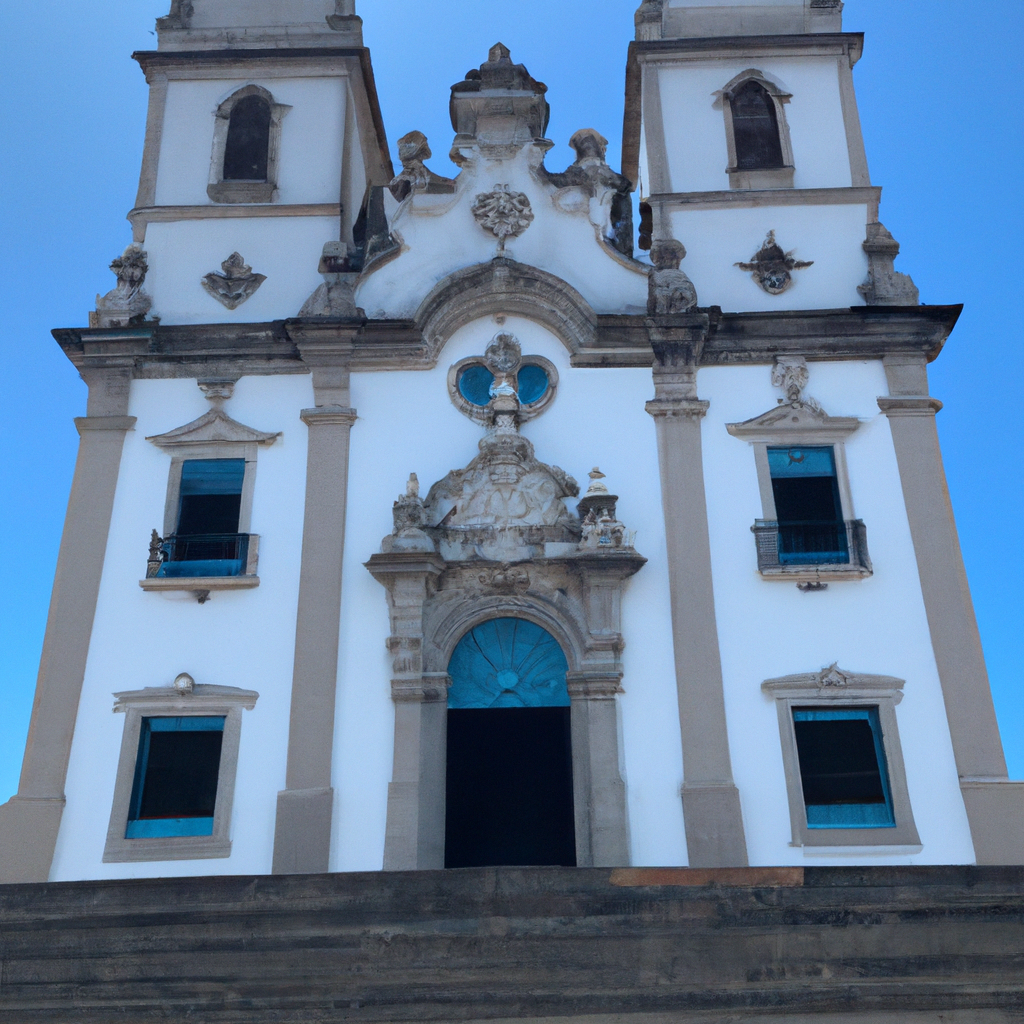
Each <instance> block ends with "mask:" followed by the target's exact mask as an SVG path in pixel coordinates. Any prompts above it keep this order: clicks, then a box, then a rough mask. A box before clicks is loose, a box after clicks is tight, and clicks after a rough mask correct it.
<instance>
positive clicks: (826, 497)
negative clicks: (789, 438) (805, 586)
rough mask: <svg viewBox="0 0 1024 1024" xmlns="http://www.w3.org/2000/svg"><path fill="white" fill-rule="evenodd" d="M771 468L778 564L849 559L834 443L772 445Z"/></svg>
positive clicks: (769, 464)
mask: <svg viewBox="0 0 1024 1024" xmlns="http://www.w3.org/2000/svg"><path fill="white" fill-rule="evenodd" d="M768 468H769V471H770V473H771V479H772V495H773V497H774V499H775V518H776V519H777V520H778V524H779V526H778V529H779V564H781V565H824V564H833V563H840V564H842V563H846V562H849V561H850V548H849V543H848V540H847V530H846V524H845V523H844V521H843V507H842V502H841V500H840V497H839V479H838V476H837V474H836V458H835V451H834V449H833V448H832V446H831V445H829V446H812V447H807V448H795V447H794V448H769V449H768Z"/></svg>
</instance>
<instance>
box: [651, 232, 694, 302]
mask: <svg viewBox="0 0 1024 1024" xmlns="http://www.w3.org/2000/svg"><path fill="white" fill-rule="evenodd" d="M685 257H686V247H685V246H684V245H683V243H682V242H679V241H677V240H676V239H674V238H665V239H659V240H658V241H656V242H655V243H654V244H653V245H652V246H651V262H652V263H653V264H654V269H653V270H652V271H651V272H650V276H649V277H648V292H647V311H648V313H649V314H650V315H651V316H672V315H674V314H678V313H688V312H690V310H692V309H694V308H695V307H696V305H697V289H696V288H694V287H693V282H692V281H691V280H690V279H689V277H687V276H686V274H685V273H683V271H682V270H680V269H679V264H680V263H681V262H682V261H683V259H684V258H685Z"/></svg>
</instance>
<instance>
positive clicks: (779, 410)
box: [726, 402, 860, 442]
mask: <svg viewBox="0 0 1024 1024" xmlns="http://www.w3.org/2000/svg"><path fill="white" fill-rule="evenodd" d="M859 426H860V420H859V419H857V418H856V417H855V416H829V414H828V413H827V412H825V410H824V409H822V408H821V406H820V405H818V404H817V403H813V404H812V403H810V402H783V403H781V404H780V405H777V406H776V407H775V408H774V409H769V410H768V411H767V412H764V413H762V414H761V415H760V416H755V417H754V418H753V419H750V420H745V421H744V422H742V423H729V424H726V430H728V431H729V433H730V434H732V436H733V437H741V438H743V439H744V440H746V441H767V442H771V441H780V440H783V441H784V440H786V439H789V440H792V441H807V440H826V439H830V440H842V439H843V438H846V437H849V436H850V434H852V433H853V432H854V431H855V430H856V429H857V428H858V427H859Z"/></svg>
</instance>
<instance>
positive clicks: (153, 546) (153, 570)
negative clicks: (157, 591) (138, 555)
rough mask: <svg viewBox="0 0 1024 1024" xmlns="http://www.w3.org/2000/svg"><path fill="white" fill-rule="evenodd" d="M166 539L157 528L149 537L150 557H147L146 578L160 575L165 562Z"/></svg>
mask: <svg viewBox="0 0 1024 1024" xmlns="http://www.w3.org/2000/svg"><path fill="white" fill-rule="evenodd" d="M163 545H164V539H163V537H161V536H160V534H159V533H157V532H156V530H154V531H153V533H152V535H151V536H150V538H149V558H147V559H146V579H147V580H151V579H155V578H156V577H157V576H159V575H160V567H161V566H162V565H163V564H164V551H163Z"/></svg>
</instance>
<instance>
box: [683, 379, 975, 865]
mask: <svg viewBox="0 0 1024 1024" xmlns="http://www.w3.org/2000/svg"><path fill="white" fill-rule="evenodd" d="M810 370H811V374H810V383H809V385H808V387H807V389H806V394H809V395H811V396H813V397H814V398H816V399H817V400H818V401H819V402H821V403H822V405H823V407H824V408H825V410H826V412H828V413H829V414H831V415H835V416H856V417H859V418H860V419H861V421H862V426H861V427H860V428H859V429H858V430H857V432H856V433H854V434H853V435H852V437H851V438H850V439H849V440H848V441H847V442H846V458H847V465H848V469H849V477H850V489H851V493H852V500H853V506H854V507H853V510H852V514H853V517H854V518H859V519H863V520H864V523H865V525H866V527H867V542H868V551H869V553H870V556H871V560H872V563H873V566H874V575H873V576H872V577H870V578H868V579H866V580H860V581H855V582H845V583H834V582H833V583H830V584H829V589H828V590H827V591H824V592H821V593H809V594H804V593H801V592H800V591H799V590H797V588H796V586H795V585H794V584H793V583H784V582H775V581H772V582H769V581H766V580H763V579H761V578H760V576H759V575H758V572H757V557H756V553H755V547H754V539H753V536H752V534H751V533H750V527H751V525H752V524H753V522H754V520H755V519H758V518H762V510H761V499H760V494H759V491H758V484H757V474H756V470H755V466H754V454H753V449H752V446H751V445H750V444H749V443H748V442H746V441H744V440H742V439H739V438H734V437H732V436H731V435H730V434H729V433H728V432H727V431H726V429H725V426H726V424H727V423H733V422H741V421H743V420H747V419H751V418H752V417H754V416H758V415H760V414H761V413H763V412H765V411H766V410H768V409H770V408H772V407H774V406H775V405H776V402H777V400H778V398H779V392H778V391H777V390H776V389H774V388H772V387H771V384H770V369H769V367H767V366H752V367H740V366H736V367H718V368H709V369H705V370H702V371H701V372H700V374H699V379H698V389H699V392H700V394H701V396H702V397H703V398H705V399H707V400H709V401H710V403H711V406H710V410H709V412H708V415H707V418H706V419H705V421H704V427H703V439H704V477H705V487H706V488H707V496H708V512H709V520H710V524H711V558H712V566H713V571H714V577H715V610H716V614H717V617H718V630H719V639H720V642H721V649H722V664H723V672H724V679H725V700H726V714H727V717H728V725H729V746H730V750H731V753H732V760H733V772H734V776H735V779H736V784H737V786H738V787H739V791H740V800H741V803H742V807H743V815H744V823H745V826H746V830H747V847H748V851H749V855H750V862H751V864H755V865H756V864H763V865H768V864H815V863H827V864H835V863H850V864H854V863H894V864H906V863H915V864H956V863H973V861H974V852H973V846H972V844H971V839H970V831H969V827H968V824H967V816H966V812H965V811H964V807H963V802H962V799H961V797H960V790H959V784H958V780H957V771H956V764H955V762H954V758H953V749H952V743H951V741H950V737H949V729H948V727H947V723H946V718H945V710H944V705H943V700H942V691H941V687H940V683H939V678H938V672H937V669H936V666H935V660H934V656H933V654H932V648H931V639H930V635H929V632H928V623H927V619H926V617H925V609H924V602H923V598H922V595H921V588H920V582H919V578H918V573H917V563H916V560H915V556H914V549H913V544H912V541H911V537H910V527H909V525H908V522H907V516H906V512H905V510H904V507H903V496H902V489H901V485H900V478H899V471H898V468H897V465H896V457H895V453H894V451H893V445H892V436H891V434H890V432H889V425H888V421H887V420H886V418H885V417H884V416H883V415H882V414H881V413H880V412H879V410H878V405H877V402H876V398H877V396H879V395H885V394H887V393H888V391H887V386H886V381H885V375H884V372H883V370H882V367H881V364H880V363H878V362H867V363H831V364H826V363H811V364H810ZM836 661H838V663H839V666H840V667H841V668H844V669H847V670H850V671H854V672H867V673H873V674H877V675H891V676H896V677H898V678H901V679H904V680H906V686H905V688H904V694H905V696H904V699H903V702H902V703H901V704H900V705H899V707H898V708H897V709H896V715H897V718H898V721H899V727H900V742H901V744H902V748H903V756H904V761H905V764H906V770H907V782H908V786H909V790H910V801H911V806H912V807H913V812H914V818H915V822H916V824H917V828H918V831H919V833H920V836H921V843H922V846H923V849H922V851H921V852H920V853H906V852H905V853H902V854H891V853H883V852H881V851H877V850H876V851H873V852H868V853H862V852H859V851H857V852H855V851H853V850H847V852H846V853H845V855H843V854H835V855H824V854H821V853H813V852H808V853H805V852H804V851H803V850H802V849H799V848H794V847H792V846H790V845H789V844H790V842H791V839H792V834H791V831H790V821H789V807H788V803H787V797H786V781H785V774H784V771H783V763H782V752H781V748H780V743H779V728H778V718H777V714H776V709H775V701H774V699H773V698H771V697H768V696H766V695H764V694H763V693H762V691H761V683H762V682H764V680H766V679H770V678H776V677H778V676H784V675H791V674H795V673H801V672H817V671H819V670H820V669H821V668H823V667H825V666H828V665H830V664H832V663H833V662H836Z"/></svg>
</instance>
